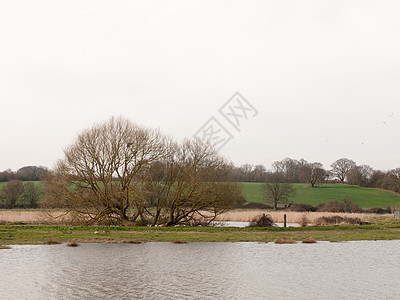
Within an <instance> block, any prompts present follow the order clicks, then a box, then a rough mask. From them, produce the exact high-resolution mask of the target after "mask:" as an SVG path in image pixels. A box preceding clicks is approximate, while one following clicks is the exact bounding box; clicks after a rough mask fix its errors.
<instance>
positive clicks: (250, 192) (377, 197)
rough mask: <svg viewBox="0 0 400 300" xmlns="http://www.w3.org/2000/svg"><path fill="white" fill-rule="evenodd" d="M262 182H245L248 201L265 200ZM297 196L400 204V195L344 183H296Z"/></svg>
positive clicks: (303, 199) (363, 203) (362, 203)
mask: <svg viewBox="0 0 400 300" xmlns="http://www.w3.org/2000/svg"><path fill="white" fill-rule="evenodd" d="M260 186H261V183H254V182H243V183H242V187H243V194H244V196H245V198H246V200H247V202H261V203H262V202H264V201H263V199H262V195H261V192H260ZM294 186H295V188H296V191H297V193H296V196H295V197H294V198H293V199H291V200H293V202H296V203H305V204H312V205H316V204H318V203H325V202H329V201H333V200H341V199H342V198H343V197H350V198H351V199H352V200H353V201H355V202H356V203H357V204H358V205H360V206H361V207H362V208H369V207H378V206H379V207H386V206H387V205H393V206H400V195H398V194H395V193H392V192H389V191H385V190H380V189H373V188H362V187H358V186H352V185H343V184H323V185H321V186H319V187H315V188H311V187H309V185H308V184H303V183H295V184H294Z"/></svg>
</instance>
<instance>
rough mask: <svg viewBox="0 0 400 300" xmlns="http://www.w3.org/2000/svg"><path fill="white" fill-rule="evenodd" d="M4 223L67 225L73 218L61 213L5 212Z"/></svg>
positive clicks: (3, 213)
mask: <svg viewBox="0 0 400 300" xmlns="http://www.w3.org/2000/svg"><path fill="white" fill-rule="evenodd" d="M0 220H1V221H2V222H8V223H11V222H26V223H40V224H58V223H67V222H70V221H71V220H72V216H70V215H65V213H64V212H61V211H41V210H37V211H23V210H3V211H0Z"/></svg>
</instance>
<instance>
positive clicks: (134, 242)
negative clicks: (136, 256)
mask: <svg viewBox="0 0 400 300" xmlns="http://www.w3.org/2000/svg"><path fill="white" fill-rule="evenodd" d="M124 243H127V244H141V243H142V241H141V240H139V239H134V240H127V241H124Z"/></svg>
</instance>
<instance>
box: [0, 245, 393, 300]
mask: <svg viewBox="0 0 400 300" xmlns="http://www.w3.org/2000/svg"><path fill="white" fill-rule="evenodd" d="M399 249H400V241H362V242H345V243H329V242H319V243H317V244H286V245H276V244H273V243H268V244H259V243H188V244H172V243H144V244H139V245H135V244H81V245H80V246H79V247H76V248H71V247H66V246H65V244H61V245H54V246H47V245H46V246H44V245H39V246H12V249H10V250H0V299H3V300H7V299H400V251H399Z"/></svg>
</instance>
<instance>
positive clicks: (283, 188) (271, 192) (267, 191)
mask: <svg viewBox="0 0 400 300" xmlns="http://www.w3.org/2000/svg"><path fill="white" fill-rule="evenodd" d="M261 192H262V194H263V196H264V198H265V200H266V201H267V202H271V203H272V204H273V205H274V209H275V210H276V209H277V208H278V203H282V202H283V203H284V204H285V205H287V204H288V202H287V201H288V199H289V198H290V197H293V196H295V195H296V189H295V188H294V186H293V184H292V183H289V182H287V177H286V176H285V175H284V174H282V173H280V172H274V173H269V174H268V175H267V176H266V180H265V183H263V184H262V186H261Z"/></svg>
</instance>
